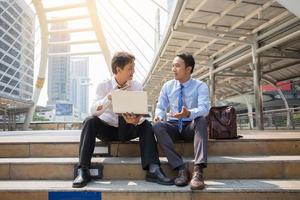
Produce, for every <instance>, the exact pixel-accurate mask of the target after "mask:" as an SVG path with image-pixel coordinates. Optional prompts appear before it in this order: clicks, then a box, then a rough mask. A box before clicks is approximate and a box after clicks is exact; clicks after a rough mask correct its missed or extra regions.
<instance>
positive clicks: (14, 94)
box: [0, 0, 35, 100]
mask: <svg viewBox="0 0 300 200" xmlns="http://www.w3.org/2000/svg"><path fill="white" fill-rule="evenodd" d="M34 27H35V16H34V13H33V11H32V10H31V9H30V7H29V6H28V5H27V4H26V3H25V2H24V1H22V0H10V1H0V97H5V98H12V99H14V100H18V99H19V100H31V97H32V94H33V74H34V69H33V67H34V40H35V38H34Z"/></svg>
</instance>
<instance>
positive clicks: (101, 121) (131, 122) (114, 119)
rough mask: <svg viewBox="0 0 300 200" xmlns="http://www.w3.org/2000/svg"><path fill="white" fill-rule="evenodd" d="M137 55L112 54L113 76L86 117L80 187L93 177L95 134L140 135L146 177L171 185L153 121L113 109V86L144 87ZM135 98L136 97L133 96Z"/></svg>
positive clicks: (104, 138) (114, 136) (125, 138)
mask: <svg viewBox="0 0 300 200" xmlns="http://www.w3.org/2000/svg"><path fill="white" fill-rule="evenodd" d="M134 60H135V57H134V56H133V55H131V54H129V53H127V52H117V53H116V54H115V55H114V56H113V58H112V71H113V73H114V75H113V77H112V78H111V79H110V80H106V81H104V82H102V83H100V84H99V85H98V87H97V91H96V100H95V101H94V103H93V105H92V106H91V114H92V116H91V117H88V118H87V119H86V120H85V121H84V127H83V129H82V133H81V138H80V147H79V170H78V171H79V173H78V176H77V177H76V178H75V180H74V181H73V187H76V188H80V187H84V186H85V185H87V183H88V182H90V181H91V178H90V174H89V167H90V165H91V158H92V155H93V151H94V148H95V140H96V138H98V139H100V140H102V141H129V140H131V139H134V138H137V137H139V142H140V152H141V161H142V167H143V169H144V170H147V174H146V181H151V182H156V183H158V184H163V185H172V184H173V181H172V180H171V179H170V178H168V177H166V176H165V175H164V173H163V171H162V170H161V168H160V161H159V156H158V151H157V147H156V141H155V138H154V133H153V130H152V125H151V123H150V122H149V121H147V120H145V119H144V118H143V117H141V116H139V115H134V114H128V113H124V114H123V116H118V115H117V114H116V113H114V112H113V111H112V104H111V100H112V97H111V92H112V91H113V90H118V89H121V90H132V91H140V90H142V89H143V88H142V85H141V84H140V83H139V82H137V81H134V80H132V78H133V74H134V65H135V64H134ZM133 101H134V99H133Z"/></svg>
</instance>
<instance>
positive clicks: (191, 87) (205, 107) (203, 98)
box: [155, 78, 209, 121]
mask: <svg viewBox="0 0 300 200" xmlns="http://www.w3.org/2000/svg"><path fill="white" fill-rule="evenodd" d="M183 86H184V88H183V106H185V107H186V108H187V109H188V110H189V111H190V112H191V114H190V116H189V118H183V121H192V120H193V119H195V118H197V117H200V116H206V115H207V114H208V111H209V95H208V87H207V85H206V84H205V83H204V82H202V81H200V80H196V79H193V78H190V79H189V80H188V81H186V82H185V83H183ZM179 93H180V82H179V81H177V80H175V79H173V80H170V81H168V82H166V83H165V84H164V85H163V87H162V89H161V91H160V95H159V98H158V102H157V106H156V110H155V116H158V117H160V118H161V119H167V120H177V119H176V118H171V117H167V118H166V112H167V111H168V110H169V111H168V112H169V113H177V112H180V111H179V110H178V99H179Z"/></svg>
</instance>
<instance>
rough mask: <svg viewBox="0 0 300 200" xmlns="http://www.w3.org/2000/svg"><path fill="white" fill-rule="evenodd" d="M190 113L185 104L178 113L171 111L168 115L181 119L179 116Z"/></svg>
mask: <svg viewBox="0 0 300 200" xmlns="http://www.w3.org/2000/svg"><path fill="white" fill-rule="evenodd" d="M190 114H191V112H190V111H189V110H188V109H187V108H186V107H185V106H183V107H182V110H181V112H180V113H173V114H171V115H170V116H171V117H175V118H177V119H181V118H186V117H189V116H190Z"/></svg>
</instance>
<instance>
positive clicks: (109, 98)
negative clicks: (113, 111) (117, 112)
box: [107, 93, 112, 101]
mask: <svg viewBox="0 0 300 200" xmlns="http://www.w3.org/2000/svg"><path fill="white" fill-rule="evenodd" d="M107 98H108V100H110V101H111V99H112V98H111V93H108V95H107Z"/></svg>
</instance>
